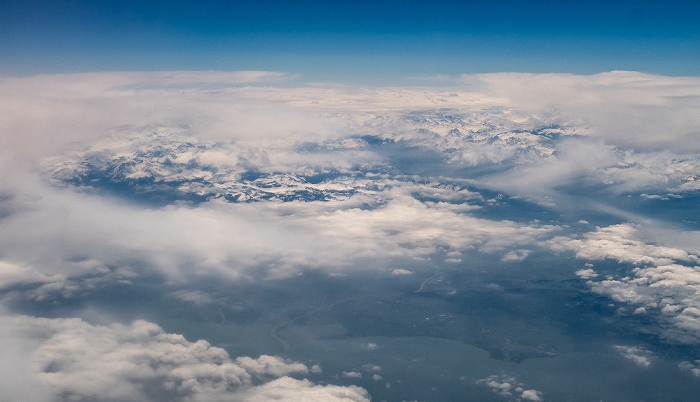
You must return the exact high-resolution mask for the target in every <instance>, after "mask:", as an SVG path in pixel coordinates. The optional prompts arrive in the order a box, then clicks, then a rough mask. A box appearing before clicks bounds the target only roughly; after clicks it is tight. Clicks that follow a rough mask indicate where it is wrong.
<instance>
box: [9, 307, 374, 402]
mask: <svg viewBox="0 0 700 402" xmlns="http://www.w3.org/2000/svg"><path fill="white" fill-rule="evenodd" d="M0 320H1V321H2V324H3V329H2V337H3V340H7V339H29V340H31V342H34V343H35V345H36V346H35V348H33V349H30V350H28V351H27V350H25V352H28V355H29V356H27V357H26V360H25V362H26V366H25V369H27V370H31V371H32V374H33V375H32V377H31V378H33V379H34V381H35V382H37V383H39V384H41V387H43V389H45V390H46V392H47V393H50V394H53V395H55V396H56V397H59V396H60V397H62V398H75V399H92V398H99V399H102V400H152V399H160V398H162V397H163V396H167V397H168V398H169V399H170V400H190V401H199V400H201V401H205V400H206V401H213V400H250V399H248V398H250V397H252V396H253V395H255V396H256V397H257V398H258V399H256V400H274V398H275V395H279V393H280V392H287V393H288V395H289V396H290V397H294V398H298V399H299V400H302V399H304V398H317V397H320V396H323V397H324V398H327V399H326V400H338V401H340V400H354V401H365V400H369V399H368V394H367V392H366V391H365V390H363V389H361V388H359V387H352V386H351V387H339V386H333V385H328V386H320V385H315V384H313V383H311V382H309V381H308V380H297V379H293V378H290V377H289V375H307V374H308V373H309V369H308V367H307V366H306V365H304V364H302V363H298V362H292V361H287V360H283V359H282V358H279V357H273V356H260V357H259V358H257V359H253V358H250V357H238V358H236V359H232V358H231V357H229V355H228V353H226V351H224V350H223V349H220V348H216V347H213V346H211V345H210V344H209V343H207V342H206V341H203V340H199V341H197V342H190V341H188V340H186V339H185V338H184V337H183V336H181V335H177V334H169V333H165V332H164V331H163V330H162V329H161V328H160V327H158V326H157V325H155V324H152V323H149V322H146V321H134V322H133V323H131V324H129V325H122V324H112V325H110V326H99V325H92V324H89V323H87V322H85V321H82V320H80V319H58V318H57V319H48V318H36V317H29V316H3V317H1V318H0ZM3 343H4V342H3ZM20 369H21V367H20ZM0 392H6V391H5V390H4V389H3V391H0ZM10 396H11V395H10V394H8V393H4V394H3V397H10ZM344 398H345V399H344ZM307 400H308V399H307Z"/></svg>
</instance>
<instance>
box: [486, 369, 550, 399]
mask: <svg viewBox="0 0 700 402" xmlns="http://www.w3.org/2000/svg"><path fill="white" fill-rule="evenodd" d="M476 383H477V384H483V385H486V386H488V387H489V388H491V390H492V391H493V392H494V393H495V394H498V395H500V396H502V397H505V398H513V397H515V396H519V397H520V398H522V399H525V400H529V401H542V400H543V399H542V396H543V395H544V393H543V392H542V391H538V390H535V389H525V384H523V383H522V382H520V381H518V379H517V378H515V377H511V376H508V375H505V374H501V375H496V374H494V375H492V376H489V377H487V378H482V379H480V380H478V381H477V382H476Z"/></svg>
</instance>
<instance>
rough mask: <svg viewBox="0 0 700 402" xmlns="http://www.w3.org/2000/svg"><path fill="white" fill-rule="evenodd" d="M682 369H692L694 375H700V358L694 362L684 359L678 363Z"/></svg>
mask: <svg viewBox="0 0 700 402" xmlns="http://www.w3.org/2000/svg"><path fill="white" fill-rule="evenodd" d="M678 367H680V368H681V369H682V370H687V371H690V372H691V373H692V374H693V375H694V376H696V377H700V360H695V361H693V362H689V361H682V362H680V363H679V364H678Z"/></svg>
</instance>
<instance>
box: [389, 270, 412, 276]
mask: <svg viewBox="0 0 700 402" xmlns="http://www.w3.org/2000/svg"><path fill="white" fill-rule="evenodd" d="M391 274H392V275H395V276H396V275H413V271H409V270H407V269H403V268H397V269H395V270H393V271H391Z"/></svg>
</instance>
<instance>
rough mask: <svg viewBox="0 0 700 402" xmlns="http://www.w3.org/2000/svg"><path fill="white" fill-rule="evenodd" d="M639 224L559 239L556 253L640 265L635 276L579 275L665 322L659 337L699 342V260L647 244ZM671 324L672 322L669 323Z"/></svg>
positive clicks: (594, 288)
mask: <svg viewBox="0 0 700 402" xmlns="http://www.w3.org/2000/svg"><path fill="white" fill-rule="evenodd" d="M641 237H642V234H641V232H640V229H639V228H638V227H637V226H634V225H631V224H619V225H613V226H608V227H605V228H597V229H596V231H595V232H590V233H587V234H585V235H584V236H583V238H582V239H574V238H570V237H556V238H554V239H552V240H551V241H550V242H549V244H550V245H551V247H552V248H553V249H554V250H558V251H563V250H571V251H574V252H576V256H577V257H579V258H586V259H594V260H601V259H606V258H607V259H613V260H617V261H619V262H620V263H631V264H634V265H637V267H635V268H634V269H632V270H631V272H630V274H631V276H607V277H606V278H605V279H602V280H594V279H595V278H596V277H597V275H598V274H597V273H596V272H595V271H594V270H593V269H590V268H589V269H585V270H579V271H577V272H576V274H577V275H579V276H580V277H581V278H582V279H587V280H588V282H587V283H588V285H589V286H590V287H591V290H592V291H593V292H596V293H600V294H603V295H607V296H610V297H611V298H612V299H613V300H615V301H617V302H622V303H631V304H634V305H637V307H635V310H634V313H635V314H649V313H652V312H655V316H656V317H657V318H658V319H660V320H661V321H662V323H664V324H663V325H662V326H660V327H659V328H656V329H647V330H652V331H654V332H658V333H659V334H660V335H661V336H663V337H665V338H669V339H673V340H675V341H679V342H686V343H695V342H697V341H698V339H700V267H699V266H693V265H692V264H696V263H697V262H698V256H696V255H695V254H691V253H689V252H687V251H685V250H682V249H679V248H674V247H667V246H661V245H656V244H650V243H646V242H645V241H643V240H641V239H640V238H641ZM667 324H670V326H669V325H667Z"/></svg>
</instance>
